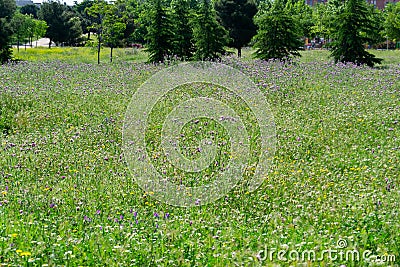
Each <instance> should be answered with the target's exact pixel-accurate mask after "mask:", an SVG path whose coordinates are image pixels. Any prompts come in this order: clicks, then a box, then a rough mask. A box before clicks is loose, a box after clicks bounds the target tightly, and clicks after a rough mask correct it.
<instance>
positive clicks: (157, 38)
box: [146, 0, 173, 62]
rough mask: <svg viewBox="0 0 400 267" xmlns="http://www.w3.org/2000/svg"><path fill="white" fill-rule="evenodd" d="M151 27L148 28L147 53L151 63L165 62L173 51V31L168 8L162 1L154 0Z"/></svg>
mask: <svg viewBox="0 0 400 267" xmlns="http://www.w3.org/2000/svg"><path fill="white" fill-rule="evenodd" d="M149 19H150V25H149V27H148V28H147V35H146V41H147V51H148V52H149V53H150V56H149V61H150V62H164V59H165V57H167V56H170V55H171V53H172V50H173V46H172V43H173V31H172V28H173V27H172V24H171V19H170V14H169V13H168V11H167V9H166V7H165V6H164V3H163V2H162V0H153V3H152V7H151V10H150V12H149Z"/></svg>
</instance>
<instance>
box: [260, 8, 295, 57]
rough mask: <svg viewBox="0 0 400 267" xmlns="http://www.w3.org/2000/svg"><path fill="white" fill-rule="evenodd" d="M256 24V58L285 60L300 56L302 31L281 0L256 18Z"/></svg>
mask: <svg viewBox="0 0 400 267" xmlns="http://www.w3.org/2000/svg"><path fill="white" fill-rule="evenodd" d="M256 24H257V25H258V27H259V30H258V32H257V35H256V36H254V40H255V44H254V47H255V48H256V52H255V56H256V57H257V58H260V59H264V60H268V59H278V60H283V61H285V60H288V59H290V58H291V57H298V56H300V53H299V52H298V50H299V49H300V47H301V46H303V42H302V41H301V39H300V38H301V35H302V33H301V30H300V29H299V27H298V24H297V22H296V21H295V20H294V18H293V17H292V16H291V15H290V14H289V11H288V10H287V9H286V8H285V5H284V3H283V1H282V0H276V1H275V2H274V3H273V5H272V7H271V8H270V9H269V10H267V11H265V12H263V13H262V14H261V15H260V16H259V17H258V18H256Z"/></svg>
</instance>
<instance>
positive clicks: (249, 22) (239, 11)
mask: <svg viewBox="0 0 400 267" xmlns="http://www.w3.org/2000/svg"><path fill="white" fill-rule="evenodd" d="M214 6H215V11H216V12H217V16H218V20H219V22H220V23H221V25H222V26H224V28H225V29H226V30H227V31H228V32H229V37H230V41H229V43H228V45H229V46H230V47H233V48H236V49H237V50H238V57H241V49H242V47H243V46H245V45H247V44H248V43H249V42H250V40H251V38H252V37H253V36H254V35H255V34H256V33H257V27H256V25H255V24H254V21H253V18H254V16H255V15H256V13H257V5H256V4H255V2H254V1H253V0H218V1H216V2H215V5H214Z"/></svg>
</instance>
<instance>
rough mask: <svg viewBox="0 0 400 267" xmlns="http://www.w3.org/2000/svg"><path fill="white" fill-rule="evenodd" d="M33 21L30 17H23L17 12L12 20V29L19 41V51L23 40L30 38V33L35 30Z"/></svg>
mask: <svg viewBox="0 0 400 267" xmlns="http://www.w3.org/2000/svg"><path fill="white" fill-rule="evenodd" d="M33 23H34V22H33V20H32V18H31V17H30V16H29V15H23V14H21V13H19V12H16V13H15V14H14V16H13V18H12V19H11V27H12V29H13V32H14V36H15V37H16V39H17V48H18V51H19V45H20V42H21V41H22V40H24V39H25V38H27V37H28V35H29V33H30V32H32V30H33V25H34V24H33Z"/></svg>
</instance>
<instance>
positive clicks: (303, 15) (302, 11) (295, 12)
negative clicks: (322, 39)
mask: <svg viewBox="0 0 400 267" xmlns="http://www.w3.org/2000/svg"><path fill="white" fill-rule="evenodd" d="M286 8H287V9H288V11H289V13H290V14H291V15H292V16H293V18H294V20H295V21H296V22H297V23H298V25H299V30H300V33H301V36H302V37H305V38H306V37H311V28H312V27H313V26H314V20H313V18H312V14H313V10H312V8H311V7H310V6H309V5H307V4H306V3H305V1H303V0H297V1H295V2H293V1H288V2H287V3H286Z"/></svg>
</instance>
